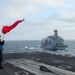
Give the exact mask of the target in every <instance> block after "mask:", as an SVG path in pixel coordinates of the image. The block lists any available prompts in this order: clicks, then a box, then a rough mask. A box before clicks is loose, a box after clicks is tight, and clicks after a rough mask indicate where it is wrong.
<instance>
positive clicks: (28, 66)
mask: <svg viewBox="0 0 75 75" xmlns="http://www.w3.org/2000/svg"><path fill="white" fill-rule="evenodd" d="M6 61H7V62H8V63H10V64H13V65H14V66H16V67H20V68H22V69H25V70H27V71H30V72H32V73H34V74H35V75H57V74H59V75H75V72H71V71H67V70H63V69H60V68H57V67H53V66H50V65H47V64H44V63H39V62H36V61H32V60H28V59H24V58H23V59H11V60H6ZM39 65H42V66H45V67H46V68H48V69H49V70H50V71H52V72H54V73H50V72H43V71H40V70H39V68H40V67H39ZM55 73H56V74H55Z"/></svg>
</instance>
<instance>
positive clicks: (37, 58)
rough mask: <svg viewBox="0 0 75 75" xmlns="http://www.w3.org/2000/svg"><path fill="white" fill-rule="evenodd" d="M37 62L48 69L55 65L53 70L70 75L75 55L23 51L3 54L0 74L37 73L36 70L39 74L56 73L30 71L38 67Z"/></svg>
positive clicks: (72, 74)
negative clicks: (2, 67)
mask: <svg viewBox="0 0 75 75" xmlns="http://www.w3.org/2000/svg"><path fill="white" fill-rule="evenodd" d="M33 61H34V62H33ZM28 63H29V64H30V65H29V64H28ZM33 63H34V64H33ZM38 64H42V65H43V64H44V65H45V66H46V67H48V66H49V67H48V68H49V69H50V68H53V67H55V68H54V70H58V71H60V72H61V70H62V71H65V73H66V72H67V74H66V75H70V73H71V75H74V74H75V57H66V56H61V55H54V54H49V53H42V52H25V53H9V54H4V61H3V66H4V67H5V69H3V70H0V75H39V74H38V72H41V73H42V74H41V73H40V75H58V74H55V73H56V72H42V71H40V70H38V71H35V72H34V71H32V70H31V69H38V67H39V65H38ZM31 65H32V66H31ZM24 66H25V67H24ZM28 67H30V68H31V69H30V68H28ZM36 67H37V68H36ZM59 69H61V70H59ZM51 71H52V70H51ZM68 73H69V74H68ZM59 75H62V74H59ZM63 75H65V74H63Z"/></svg>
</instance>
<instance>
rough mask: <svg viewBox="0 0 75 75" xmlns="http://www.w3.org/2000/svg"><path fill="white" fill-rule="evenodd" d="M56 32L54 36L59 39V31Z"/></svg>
mask: <svg viewBox="0 0 75 75" xmlns="http://www.w3.org/2000/svg"><path fill="white" fill-rule="evenodd" d="M54 32H55V33H54V36H55V37H56V38H57V37H58V31H57V30H55V31H54Z"/></svg>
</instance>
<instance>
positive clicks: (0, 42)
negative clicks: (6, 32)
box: [0, 35, 4, 69]
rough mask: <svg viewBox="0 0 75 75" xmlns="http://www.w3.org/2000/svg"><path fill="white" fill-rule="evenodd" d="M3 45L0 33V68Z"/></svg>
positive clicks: (1, 67)
mask: <svg viewBox="0 0 75 75" xmlns="http://www.w3.org/2000/svg"><path fill="white" fill-rule="evenodd" d="M3 45H4V40H1V35H0V69H4V67H3V66H2V61H3V53H2V50H3Z"/></svg>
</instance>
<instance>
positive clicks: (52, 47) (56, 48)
mask: <svg viewBox="0 0 75 75" xmlns="http://www.w3.org/2000/svg"><path fill="white" fill-rule="evenodd" d="M67 47H68V46H67V45H64V46H52V45H46V46H43V45H42V46H41V48H43V49H44V50H65V49H66V48H67Z"/></svg>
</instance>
